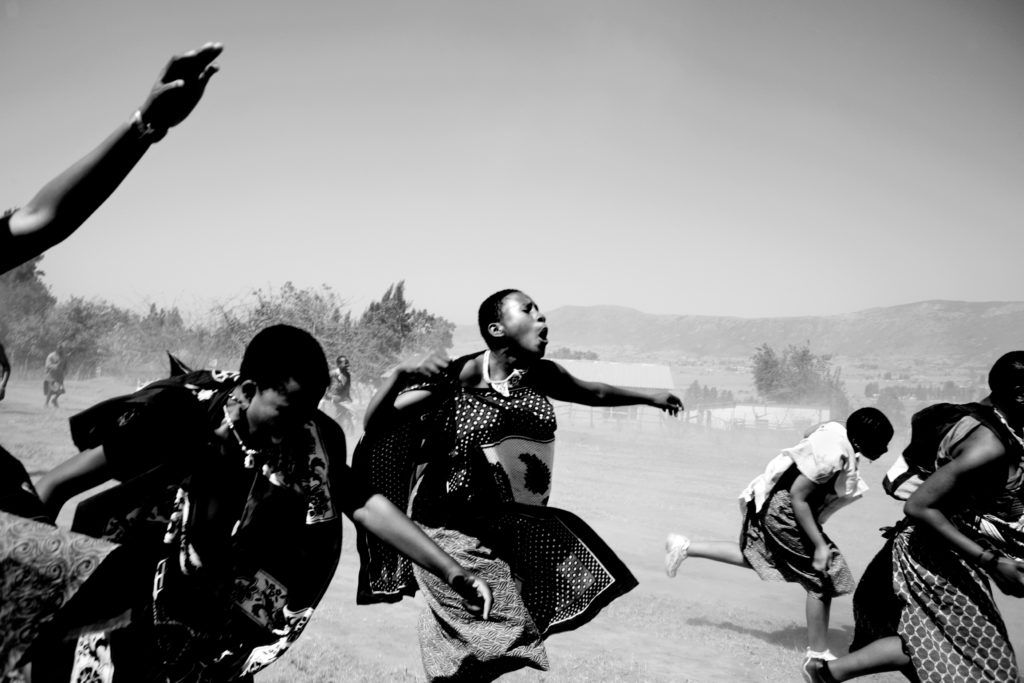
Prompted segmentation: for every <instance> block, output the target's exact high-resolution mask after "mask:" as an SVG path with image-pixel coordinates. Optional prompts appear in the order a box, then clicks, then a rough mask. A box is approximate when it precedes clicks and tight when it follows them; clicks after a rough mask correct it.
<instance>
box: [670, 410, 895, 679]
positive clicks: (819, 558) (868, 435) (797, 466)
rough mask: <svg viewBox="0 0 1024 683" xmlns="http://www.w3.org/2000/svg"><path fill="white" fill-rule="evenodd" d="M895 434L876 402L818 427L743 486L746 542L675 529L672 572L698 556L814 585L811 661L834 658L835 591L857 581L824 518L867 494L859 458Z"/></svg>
mask: <svg viewBox="0 0 1024 683" xmlns="http://www.w3.org/2000/svg"><path fill="white" fill-rule="evenodd" d="M892 436H893V428H892V424H890V422H889V420H888V418H886V417H885V415H884V414H882V412H881V411H879V410H878V409H876V408H861V409H859V410H856V411H854V412H853V413H852V414H851V415H850V417H849V418H848V419H847V421H846V424H845V425H844V424H843V423H842V422H835V421H833V422H825V423H823V424H821V425H818V426H816V427H814V428H812V429H811V430H810V431H809V432H808V433H807V434H806V435H805V436H804V438H803V440H801V441H800V443H798V444H797V445H795V446H793V447H791V448H786V449H784V450H783V451H782V452H781V453H780V454H779V455H777V456H776V457H775V458H774V459H772V460H771V461H770V462H769V463H768V466H767V467H766V468H765V471H764V473H763V474H761V475H759V476H758V477H757V478H756V479H754V480H753V481H752V482H750V484H749V485H748V486H747V487H746V488H745V489H744V490H743V491H742V492H741V493H740V505H741V506H742V508H743V525H742V529H741V531H740V540H739V543H737V542H735V541H691V540H690V539H689V538H688V537H687V536H683V535H680V534H670V535H669V537H668V539H667V541H666V542H665V550H666V555H665V571H666V573H667V574H668V575H669V576H675V575H676V572H677V571H678V569H679V565H680V564H681V563H682V562H683V561H684V560H686V559H687V558H689V557H699V558H704V559H708V560H714V561H716V562H723V563H725V564H731V565H734V566H736V567H746V568H747V569H753V570H754V571H755V572H757V575H758V576H759V577H761V579H762V580H764V581H788V582H790V583H798V584H800V585H801V586H802V587H803V589H804V590H805V591H806V592H807V602H806V610H807V653H806V657H805V661H804V666H805V667H807V666H809V663H810V662H811V661H812V660H827V659H831V658H833V655H832V653H831V651H830V650H829V647H828V622H829V612H830V609H831V605H832V598H834V597H837V596H840V595H845V594H847V593H851V592H852V591H853V589H854V581H853V575H852V574H851V573H850V568H849V566H847V564H846V559H845V558H844V557H843V556H842V554H841V553H840V552H839V548H838V547H836V544H835V543H833V542H832V539H830V538H829V537H828V536H827V535H826V534H825V531H824V529H823V528H822V524H824V523H825V521H826V520H827V519H828V518H829V517H830V516H831V515H832V513H834V512H835V511H836V510H838V509H839V508H840V507H843V506H844V505H846V504H849V503H851V502H853V501H854V500H856V499H857V498H860V497H861V496H862V495H863V494H864V491H866V490H867V485H866V484H865V483H864V481H863V479H861V476H860V467H859V466H860V458H861V456H863V457H865V458H867V459H868V460H877V459H878V458H880V457H881V456H882V455H883V454H884V453H885V452H886V450H888V447H889V441H890V439H892Z"/></svg>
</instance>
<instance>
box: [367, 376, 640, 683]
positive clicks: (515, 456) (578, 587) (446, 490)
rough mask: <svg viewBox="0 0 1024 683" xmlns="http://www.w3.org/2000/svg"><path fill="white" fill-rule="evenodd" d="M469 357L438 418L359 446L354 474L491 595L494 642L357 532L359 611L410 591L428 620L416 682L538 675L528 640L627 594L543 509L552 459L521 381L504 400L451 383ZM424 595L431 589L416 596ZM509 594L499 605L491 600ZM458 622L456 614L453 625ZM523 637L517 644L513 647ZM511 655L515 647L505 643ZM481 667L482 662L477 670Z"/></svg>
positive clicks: (593, 538)
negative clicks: (499, 628)
mask: <svg viewBox="0 0 1024 683" xmlns="http://www.w3.org/2000/svg"><path fill="white" fill-rule="evenodd" d="M473 357H474V356H466V357H463V358H460V359H459V360H457V361H455V362H454V363H452V364H451V365H450V366H449V368H448V370H447V371H446V373H445V374H444V375H443V376H442V377H440V378H439V379H438V380H436V381H434V382H431V383H430V384H429V385H417V386H416V387H411V388H410V389H409V390H414V389H423V388H429V389H430V390H431V391H432V392H433V398H432V400H433V401H435V402H436V403H435V405H436V406H437V407H436V408H435V409H433V410H431V411H429V412H428V413H427V414H425V415H424V416H423V417H421V418H416V419H414V420H412V421H409V422H406V423H404V424H401V425H399V426H397V427H395V428H392V429H390V430H389V431H387V432H381V433H376V434H374V433H370V434H367V435H365V436H364V437H363V440H362V441H361V442H360V444H359V446H358V447H357V449H356V453H355V455H354V458H353V467H354V468H355V470H356V472H357V473H358V474H359V475H360V476H362V477H364V478H365V479H366V482H367V483H368V484H369V486H371V487H372V488H374V489H375V490H377V491H380V492H381V493H383V494H384V495H385V496H387V497H388V498H389V499H390V500H391V501H392V502H393V503H395V505H397V506H399V507H401V508H404V509H408V510H410V512H411V516H412V518H413V519H414V520H416V521H417V522H419V523H420V524H421V525H422V526H423V527H424V528H425V530H426V531H427V533H428V535H431V537H432V538H433V539H434V540H435V542H437V543H438V544H439V545H440V546H441V547H442V548H443V549H445V550H446V551H448V552H449V553H450V554H452V555H453V556H454V557H456V559H458V560H460V561H463V562H464V566H466V567H467V568H469V569H471V570H473V571H477V572H479V573H480V575H481V576H483V578H484V579H485V580H486V581H487V582H488V583H489V584H490V585H491V587H492V590H494V591H495V604H494V610H495V612H492V619H496V620H497V621H496V622H495V623H502V624H505V626H504V627H503V628H504V629H505V630H504V632H503V635H502V636H501V637H497V636H496V635H495V634H491V635H486V633H487V632H488V631H490V630H493V627H492V626H488V625H486V623H485V622H480V621H479V620H476V619H473V618H472V617H470V616H469V615H468V614H466V613H465V610H464V609H461V608H460V607H459V606H458V605H459V602H458V601H457V600H456V599H455V598H457V596H455V595H454V593H451V591H450V589H449V588H448V587H447V586H445V585H444V584H443V582H440V581H439V580H437V579H436V578H432V577H430V576H428V575H427V573H426V572H418V573H417V574H416V576H413V574H412V571H411V569H410V568H409V567H408V562H407V561H406V560H404V559H403V558H401V557H400V556H398V555H397V554H396V553H394V552H392V551H390V550H389V549H388V548H386V547H384V546H383V544H381V543H380V542H379V541H377V540H376V539H374V538H372V537H370V536H368V535H366V534H363V533H360V534H359V541H358V545H359V553H360V565H361V566H360V574H359V591H358V596H357V601H358V602H360V603H368V602H381V601H385V602H386V601H397V600H399V599H401V597H402V596H403V595H411V594H413V593H414V592H415V589H416V579H417V578H419V581H420V583H421V587H422V588H424V590H425V592H426V593H429V594H430V595H429V596H428V597H427V601H428V604H429V605H430V607H431V609H432V611H433V613H434V618H436V622H432V621H431V619H430V618H427V617H425V621H421V629H420V634H421V645H422V646H423V656H424V666H425V668H426V669H427V675H428V677H430V678H432V679H435V680H440V679H447V678H452V677H454V678H459V677H466V676H469V677H472V676H473V675H482V671H483V669H480V666H484V667H485V669H486V670H487V671H488V672H489V673H488V675H494V674H496V673H500V671H501V670H503V667H504V668H505V670H512V669H515V668H519V667H521V666H533V667H536V668H541V669H545V668H547V659H546V654H544V652H543V647H542V645H541V644H540V640H541V639H542V638H544V637H546V636H548V635H550V634H552V633H556V632H559V631H564V630H569V629H573V628H576V627H578V626H580V625H581V624H583V623H586V622H587V621H589V620H590V619H592V618H593V617H594V616H596V614H597V613H598V612H599V611H600V610H601V609H602V608H603V607H604V606H605V605H607V604H608V603H609V602H610V601H611V600H613V599H614V598H616V597H618V596H620V595H622V594H623V593H625V592H627V591H629V590H631V589H632V588H633V587H635V586H636V585H637V582H636V579H635V578H634V577H633V576H632V574H630V573H629V571H628V569H626V567H625V565H623V564H622V562H621V561H620V560H619V559H618V558H617V557H616V556H615V555H614V553H613V552H612V551H611V550H610V549H609V548H608V546H607V545H606V544H605V543H604V542H603V541H601V539H600V538H599V537H598V536H597V534H595V533H594V532H593V530H591V529H590V528H589V527H588V526H587V525H586V524H585V523H584V522H582V520H580V519H579V518H578V517H576V516H574V515H572V514H571V513H568V512H566V511H564V510H558V509H555V508H550V507H547V502H548V499H549V497H550V492H551V468H552V465H553V455H554V450H553V446H554V430H555V421H554V411H553V409H552V408H551V404H550V403H549V402H548V401H547V399H546V398H545V397H543V396H542V395H540V394H539V393H537V392H536V391H535V390H534V389H533V388H532V387H530V385H529V383H528V382H527V383H524V385H521V386H518V387H515V388H511V389H510V391H509V395H508V396H505V395H503V394H501V393H499V392H497V391H495V390H493V389H489V388H488V389H466V388H463V387H462V386H461V385H460V383H459V382H458V377H459V372H460V371H461V369H462V367H463V366H464V365H465V363H466V362H468V361H469V360H470V359H471V358H473ZM424 584H429V585H424ZM499 594H501V595H506V594H507V595H508V596H514V599H513V598H506V599H504V601H503V599H499V597H498V595H499ZM459 612H461V613H462V614H459ZM524 639H525V640H524ZM517 643H518V644H517ZM484 661H486V662H487V664H480V663H481V662H484Z"/></svg>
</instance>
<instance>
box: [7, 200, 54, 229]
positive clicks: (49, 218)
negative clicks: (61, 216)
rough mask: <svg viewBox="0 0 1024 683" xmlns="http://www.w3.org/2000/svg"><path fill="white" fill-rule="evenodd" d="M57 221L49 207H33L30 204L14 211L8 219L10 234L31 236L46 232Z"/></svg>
mask: <svg viewBox="0 0 1024 683" xmlns="http://www.w3.org/2000/svg"><path fill="white" fill-rule="evenodd" d="M56 219H57V215H56V212H55V211H54V210H53V208H52V207H49V206H35V205H33V204H32V203H31V202H29V203H28V204H26V205H25V206H23V207H21V208H20V209H18V210H17V211H15V212H14V213H13V214H12V215H11V218H10V223H9V225H10V228H11V234H13V235H15V236H17V235H31V234H36V233H39V232H41V231H45V230H48V229H49V228H50V227H51V226H52V225H53V224H54V223H55V222H56Z"/></svg>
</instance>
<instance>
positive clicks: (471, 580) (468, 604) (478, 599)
mask: <svg viewBox="0 0 1024 683" xmlns="http://www.w3.org/2000/svg"><path fill="white" fill-rule="evenodd" d="M448 585H449V586H451V587H452V590H454V591H455V592H456V593H458V594H459V595H460V596H461V597H462V600H463V603H462V604H463V605H464V606H465V608H466V610H467V611H468V612H469V613H470V614H472V615H474V616H479V617H480V618H481V619H483V620H484V621H487V618H488V617H489V616H491V603H492V602H494V598H493V597H492V596H491V587H490V586H488V585H487V583H486V582H485V581H484V580H483V579H481V578H480V577H479V576H477V575H476V574H472V573H470V572H467V571H466V570H464V569H463V570H460V571H459V572H458V573H456V574H454V575H453V576H451V577H449V579H448Z"/></svg>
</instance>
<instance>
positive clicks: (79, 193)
mask: <svg viewBox="0 0 1024 683" xmlns="http://www.w3.org/2000/svg"><path fill="white" fill-rule="evenodd" d="M221 50H222V46H221V45H220V44H219V43H208V44H206V45H204V46H203V47H202V48H200V49H199V50H194V51H190V52H186V53H184V54H182V55H178V56H175V57H172V58H171V59H170V61H168V63H167V65H166V66H165V67H164V69H163V70H162V72H161V73H160V75H159V76H158V78H157V80H156V83H155V84H154V85H153V88H152V89H151V90H150V93H149V95H148V96H147V97H146V99H145V101H144V102H143V103H142V106H140V107H139V108H138V109H137V110H136V111H135V113H134V114H132V116H131V117H130V118H129V119H128V120H127V121H125V122H124V123H122V124H120V125H118V127H117V128H116V129H115V130H114V132H113V133H111V134H110V136H109V137H108V138H107V139H106V140H104V141H103V142H102V143H100V144H99V146H97V147H96V148H95V149H93V150H92V151H91V152H89V153H88V154H86V155H85V156H84V157H82V158H81V159H80V160H78V161H77V162H75V163H74V164H72V165H71V166H70V167H69V168H67V169H66V170H65V171H63V172H62V173H60V174H59V175H58V176H56V177H55V178H53V179H52V180H50V181H49V182H48V183H46V184H45V185H44V186H43V187H42V189H40V190H39V192H37V193H36V195H35V196H34V197H33V198H32V199H30V200H29V201H28V203H27V204H25V205H24V206H22V207H21V208H20V209H13V210H9V211H6V212H4V213H3V214H2V215H0V274H2V273H5V272H7V271H8V270H11V269H13V268H16V267H17V266H19V265H22V264H23V263H25V262H26V261H29V260H30V259H32V258H35V257H36V256H38V255H39V254H41V253H42V252H43V251H45V250H46V249H48V248H50V247H52V246H53V245H55V244H57V243H59V242H60V241H62V240H64V239H65V238H66V237H68V236H69V235H70V234H71V233H73V232H74V231H75V230H76V229H77V228H78V227H79V226H80V225H82V223H83V222H84V221H85V220H86V219H87V218H88V217H89V216H90V215H91V214H92V213H93V212H94V211H95V210H96V209H97V208H98V207H99V206H100V205H101V204H102V203H103V202H104V201H105V200H106V199H107V198H108V197H109V196H110V195H111V193H112V192H113V191H114V190H115V189H116V188H117V187H118V185H120V184H121V181H123V180H124V178H125V177H126V176H127V175H128V173H129V172H130V171H131V170H132V169H133V168H134V167H135V164H136V163H138V161H139V159H141V158H142V156H143V155H144V154H145V153H146V151H147V150H148V149H149V148H150V146H151V145H152V144H153V143H154V142H156V141H158V140H160V139H161V138H163V137H164V135H165V134H166V132H167V130H168V129H170V128H171V127H173V126H175V125H177V124H179V123H181V122H182V121H184V120H185V118H187V117H188V115H189V114H190V113H191V112H192V110H193V109H194V108H195V106H196V104H197V103H198V102H199V100H200V98H201V97H202V95H203V92H204V90H205V88H206V85H207V83H208V81H209V79H210V77H211V76H212V75H213V74H214V73H216V71H217V67H216V66H215V65H214V64H213V60H214V59H216V58H217V56H218V55H220V53H221ZM64 114H65V115H70V116H73V115H74V109H73V107H72V108H69V109H67V111H65V112H64ZM40 144H45V141H41V143H40ZM8 161H11V160H8ZM52 521H53V520H52V519H49V518H48V517H47V514H46V511H45V509H44V507H43V505H42V502H41V501H40V500H39V497H38V496H37V495H36V491H35V488H34V487H33V485H32V481H31V479H30V478H29V476H28V473H27V472H26V471H25V468H24V466H23V465H22V464H21V462H20V461H19V460H18V459H17V458H15V457H14V456H13V455H11V454H10V453H8V452H7V451H6V450H4V449H3V448H0V585H2V586H18V587H19V591H18V593H17V594H16V595H11V594H9V593H5V594H4V595H3V599H2V600H0V679H2V678H3V677H5V676H6V675H7V674H8V673H10V672H11V671H13V670H15V669H18V668H20V667H21V665H22V664H23V663H24V661H23V657H24V656H25V653H26V652H27V650H28V648H29V647H30V646H31V645H32V643H33V642H34V641H35V639H36V638H37V636H38V635H39V634H40V633H41V632H42V631H43V630H45V629H46V628H47V626H48V625H49V624H50V622H51V621H52V620H53V619H54V617H55V616H56V615H58V613H59V610H60V608H61V606H62V605H65V604H66V603H69V602H70V601H71V600H72V598H73V597H75V596H76V595H79V594H80V593H81V592H82V588H83V586H85V585H86V581H87V579H90V578H94V577H96V576H98V575H99V574H100V573H102V572H99V573H98V572H97V570H98V569H100V568H101V567H106V568H108V569H109V568H110V567H112V566H116V565H114V562H115V560H118V558H121V557H124V553H122V552H121V551H120V549H119V548H118V547H117V546H116V545H114V544H111V543H106V542H104V541H100V540H96V539H92V538H87V537H84V536H81V535H79V534H73V533H69V532H65V531H61V530H58V529H56V528H55V527H53V526H52V525H48V524H45V523H44V522H52ZM4 539H6V540H4ZM10 539H18V543H16V544H14V545H12V543H11V541H10ZM118 561H119V560H118ZM93 583H95V581H94V582H93ZM105 589H109V586H106V585H104V586H102V587H101V588H98V589H96V591H97V592H101V593H102V592H104V590H105ZM107 616H109V615H104V618H106V617H107Z"/></svg>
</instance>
